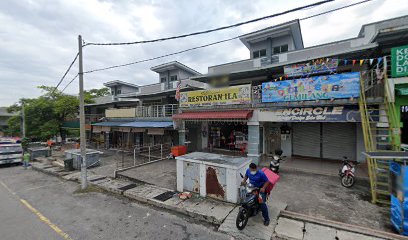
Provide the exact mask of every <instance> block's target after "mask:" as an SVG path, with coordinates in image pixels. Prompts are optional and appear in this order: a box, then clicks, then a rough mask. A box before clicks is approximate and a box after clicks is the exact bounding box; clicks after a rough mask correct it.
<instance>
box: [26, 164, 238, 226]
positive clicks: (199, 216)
mask: <svg viewBox="0 0 408 240" xmlns="http://www.w3.org/2000/svg"><path fill="white" fill-rule="evenodd" d="M36 165H37V166H36ZM38 165H39V164H32V169H33V170H35V171H38V172H42V173H44V174H47V175H50V176H55V177H59V178H61V179H63V180H65V181H73V182H76V183H78V182H79V179H75V178H74V179H65V178H63V176H65V175H69V174H73V173H76V172H64V171H63V170H62V171H61V172H64V173H66V174H59V172H58V171H47V169H54V168H55V167H53V166H52V167H51V166H50V167H48V165H47V168H45V169H44V168H42V167H40V166H38ZM88 177H89V176H88ZM122 179H123V178H122ZM126 180H127V179H126ZM110 181H115V180H114V179H111V178H109V177H106V178H105V179H103V180H99V181H96V182H91V181H89V184H90V185H93V186H95V187H98V188H100V189H102V190H104V191H106V192H109V193H112V194H115V195H120V196H124V197H126V198H128V199H131V200H134V201H137V202H140V203H144V204H149V205H152V206H155V207H159V208H162V209H166V210H169V211H173V212H177V213H180V214H183V215H185V216H188V217H192V218H194V219H196V220H199V221H200V220H202V221H205V222H206V223H210V224H213V225H216V226H219V225H221V224H222V223H223V222H224V220H225V219H226V217H227V216H228V215H226V216H225V217H224V218H222V219H221V220H220V219H217V218H215V217H214V216H208V215H203V214H200V213H198V212H194V211H189V210H187V209H185V208H183V207H182V204H183V202H184V200H181V199H180V202H178V203H176V204H175V205H170V204H165V203H164V202H161V201H159V200H154V199H153V198H143V197H140V196H135V195H132V194H129V193H128V192H127V190H125V191H121V190H118V189H116V190H114V189H112V188H109V187H104V186H102V185H103V183H107V182H110ZM117 182H120V181H117ZM136 184H137V186H154V185H151V184H146V183H143V182H139V183H136ZM137 186H136V187H137ZM162 189H163V190H164V188H162ZM168 190H169V191H171V190H170V189H168ZM180 204H181V205H180ZM234 208H235V207H234ZM234 208H233V209H234ZM233 209H232V210H233ZM232 210H231V211H232ZM231 211H229V213H230V212H231Z"/></svg>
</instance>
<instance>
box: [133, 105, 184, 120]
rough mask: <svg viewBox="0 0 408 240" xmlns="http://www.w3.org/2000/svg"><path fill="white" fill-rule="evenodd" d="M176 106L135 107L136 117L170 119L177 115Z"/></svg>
mask: <svg viewBox="0 0 408 240" xmlns="http://www.w3.org/2000/svg"><path fill="white" fill-rule="evenodd" d="M177 110H178V104H166V105H151V106H138V107H136V117H171V116H173V115H174V114H176V113H177Z"/></svg>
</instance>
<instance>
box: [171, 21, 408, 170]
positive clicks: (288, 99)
mask: <svg viewBox="0 0 408 240" xmlns="http://www.w3.org/2000/svg"><path fill="white" fill-rule="evenodd" d="M322 34H324V33H322ZM407 34H408V16H404V17H399V18H394V19H389V20H385V21H381V22H375V23H369V24H366V25H363V26H362V27H361V30H360V32H359V34H358V35H357V36H356V37H354V38H350V39H345V40H339V41H336V42H331V43H327V44H323V45H317V46H313V47H307V48H304V46H303V40H302V33H301V30H300V24H299V21H298V20H295V21H291V22H287V23H283V24H280V25H277V26H272V27H269V28H266V29H263V30H260V31H256V32H253V33H249V34H246V35H243V36H241V37H240V40H241V42H242V43H243V44H244V45H245V46H246V47H247V48H248V50H249V59H245V60H242V61H237V62H230V63H225V64H221V65H216V66H210V67H208V73H207V74H203V75H199V76H194V77H192V78H191V79H192V80H195V81H198V82H202V83H206V84H208V85H209V86H210V87H209V88H208V89H206V90H201V91H188V92H184V93H182V94H181V99H180V109H181V113H179V114H176V115H174V116H173V120H174V124H175V127H176V128H177V129H178V131H179V138H180V140H179V142H181V143H182V142H187V143H188V145H189V150H190V151H217V150H220V151H225V152H228V151H232V150H235V151H236V152H241V153H242V154H243V155H246V156H248V157H249V158H252V159H253V161H255V162H258V161H259V159H260V158H261V157H262V156H264V155H268V154H271V153H273V152H274V151H275V150H277V149H282V150H283V152H284V155H286V156H293V157H299V158H302V157H303V158H318V159H325V160H327V161H333V160H340V159H342V158H343V156H346V157H348V158H349V159H353V160H359V161H363V160H364V157H363V155H362V154H361V152H363V151H364V150H365V146H366V142H365V141H364V140H365V139H367V136H366V135H367V134H366V135H365V132H364V129H367V128H366V127H365V126H367V124H368V126H370V127H371V128H370V129H369V131H370V132H371V133H372V134H373V135H372V136H373V141H374V144H375V146H376V148H377V149H384V150H387V149H390V148H392V147H393V146H392V142H393V141H394V140H395V138H399V136H400V135H399V134H395V131H391V130H392V129H391V126H390V123H389V118H388V115H389V114H388V111H390V109H388V108H387V106H385V104H384V101H385V99H386V98H387V99H388V97H389V96H393V95H394V92H391V93H389V94H388V95H389V96H388V95H387V96H385V94H387V93H386V91H385V89H386V88H388V87H389V86H386V84H389V83H388V82H387V81H386V79H388V78H391V77H392V75H391V73H390V70H391V67H390V63H391V60H390V56H391V49H392V48H394V47H397V46H403V45H406V44H408V38H406V37H404V36H407ZM316 37H318V36H316ZM390 82H391V81H390ZM397 82H398V83H406V82H407V79H406V78H399V80H396V82H395V83H397ZM390 86H391V87H393V86H394V85H393V83H390ZM401 89H405V88H403V87H402V88H401ZM404 91H405V90H402V92H404ZM399 94H400V93H399ZM400 95H401V94H400ZM401 106H405V105H404V104H402V105H401ZM362 111H363V112H364V114H363V115H362V114H361V112H362ZM401 116H405V115H401ZM362 117H363V119H362ZM371 133H370V134H371ZM392 139H394V140H392ZM395 141H397V140H395Z"/></svg>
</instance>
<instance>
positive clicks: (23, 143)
mask: <svg viewBox="0 0 408 240" xmlns="http://www.w3.org/2000/svg"><path fill="white" fill-rule="evenodd" d="M29 144H30V139H29V138H26V137H25V138H22V139H21V146H22V147H23V149H24V151H27V148H28V145H29Z"/></svg>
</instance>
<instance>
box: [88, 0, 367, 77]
mask: <svg viewBox="0 0 408 240" xmlns="http://www.w3.org/2000/svg"><path fill="white" fill-rule="evenodd" d="M368 1H372V0H364V1H361V2H357V3H353V4H350V5H346V6H343V7H339V8H337V9H332V10H329V11H325V12H322V13H318V14H315V15H313V17H317V16H321V15H323V14H327V13H331V12H333V11H337V10H341V9H344V8H347V7H349V6H355V5H357V4H362V3H365V2H368ZM309 18H311V17H306V18H303V19H300V20H304V19H309ZM239 37H240V36H237V37H233V38H228V39H224V40H221V41H217V42H213V43H209V44H205V45H201V46H198V47H193V48H189V49H186V50H182V51H178V52H174V53H169V54H165V55H162V56H158V57H153V58H149V59H144V60H139V61H135V62H130V63H126V64H120V65H114V66H110V67H105V68H98V69H93V70H89V71H85V72H84V73H93V72H100V71H104V70H109V69H114V68H119V67H125V66H130V65H134V64H138V63H143V62H148V61H153V60H157V59H160V58H164V57H168V56H173V55H177V54H181V53H185V52H189V51H192V50H196V49H200V48H205V47H209V46H212V45H216V44H220V43H224V42H228V41H232V40H234V39H238V38H239Z"/></svg>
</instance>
